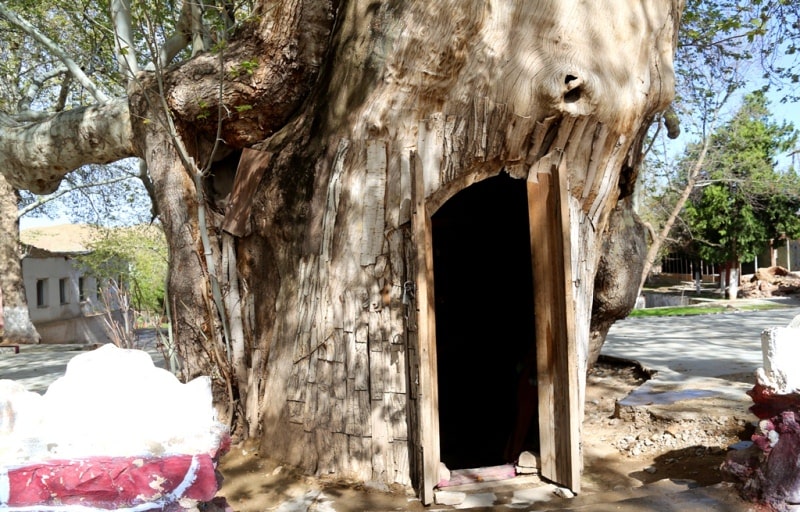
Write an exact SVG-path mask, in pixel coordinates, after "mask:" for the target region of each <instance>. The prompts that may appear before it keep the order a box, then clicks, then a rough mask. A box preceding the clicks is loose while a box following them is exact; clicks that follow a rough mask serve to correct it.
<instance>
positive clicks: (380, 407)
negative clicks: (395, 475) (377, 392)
mask: <svg viewBox="0 0 800 512" xmlns="http://www.w3.org/2000/svg"><path fill="white" fill-rule="evenodd" d="M371 406H372V410H371V411H370V424H371V425H372V478H373V479H374V480H376V481H378V482H386V481H388V480H389V477H388V475H387V473H388V472H389V470H390V468H392V467H393V464H392V463H391V460H390V451H391V450H390V446H389V425H388V423H387V417H386V416H387V415H386V406H385V404H384V402H383V400H382V399H381V400H372V403H371Z"/></svg>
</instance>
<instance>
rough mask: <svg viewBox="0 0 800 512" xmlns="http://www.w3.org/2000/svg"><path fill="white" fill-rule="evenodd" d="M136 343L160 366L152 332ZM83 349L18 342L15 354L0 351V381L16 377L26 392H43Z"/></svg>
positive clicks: (162, 365)
mask: <svg viewBox="0 0 800 512" xmlns="http://www.w3.org/2000/svg"><path fill="white" fill-rule="evenodd" d="M139 342H140V345H141V347H142V348H144V349H145V350H146V351H147V352H148V353H149V354H150V356H151V357H152V358H153V361H154V362H155V364H156V365H157V366H160V367H162V368H163V367H164V358H163V357H162V356H161V353H160V352H159V351H158V349H157V348H155V336H154V334H153V333H152V332H145V333H144V334H143V335H142V336H141V337H140V341H139ZM87 348H88V347H87V345H50V344H41V345H21V346H20V351H19V354H13V353H10V352H6V351H0V380H3V379H10V380H16V381H18V382H19V383H20V384H22V385H23V386H25V388H26V389H27V390H28V391H35V392H36V393H44V392H45V391H47V388H48V386H50V384H52V383H53V382H54V381H55V380H56V379H57V378H59V377H61V376H62V375H64V372H65V371H66V369H67V363H69V360H70V359H72V358H73V357H75V356H76V355H78V354H80V353H81V352H83V351H84V350H87ZM6 350H7V349H6Z"/></svg>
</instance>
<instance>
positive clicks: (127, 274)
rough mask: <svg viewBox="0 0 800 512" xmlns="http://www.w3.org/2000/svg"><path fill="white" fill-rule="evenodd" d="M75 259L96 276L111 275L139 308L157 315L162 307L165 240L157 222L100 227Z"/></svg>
mask: <svg viewBox="0 0 800 512" xmlns="http://www.w3.org/2000/svg"><path fill="white" fill-rule="evenodd" d="M101 233H102V236H101V237H99V238H98V239H97V240H95V241H94V242H92V243H91V244H90V246H89V248H90V249H91V252H90V253H89V254H86V255H83V256H79V257H78V260H79V262H80V263H81V264H82V265H83V266H84V267H85V268H87V269H88V271H89V272H90V273H91V274H93V275H95V276H98V277H100V278H113V279H115V281H116V282H118V283H119V286H120V287H124V288H125V289H127V290H128V293H130V295H131V306H132V307H133V308H134V309H135V310H137V311H139V312H148V313H151V314H156V315H158V316H160V314H161V313H162V312H163V309H164V296H165V291H164V287H165V283H166V276H167V243H166V239H165V238H164V233H163V231H162V230H161V227H160V226H156V225H153V226H147V225H138V226H132V227H127V228H116V229H104V230H101Z"/></svg>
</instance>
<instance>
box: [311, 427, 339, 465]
mask: <svg viewBox="0 0 800 512" xmlns="http://www.w3.org/2000/svg"><path fill="white" fill-rule="evenodd" d="M314 441H315V444H316V447H317V453H318V454H319V455H318V457H319V460H318V462H317V475H326V474H330V473H335V472H336V459H334V452H333V434H332V433H331V432H330V431H329V430H327V429H325V428H318V429H317V430H315V431H314Z"/></svg>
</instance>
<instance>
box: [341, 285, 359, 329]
mask: <svg viewBox="0 0 800 512" xmlns="http://www.w3.org/2000/svg"><path fill="white" fill-rule="evenodd" d="M359 309H360V308H357V307H356V298H355V294H354V293H353V291H352V290H345V291H344V292H343V293H342V329H343V330H344V332H355V328H356V326H355V324H356V320H357V319H358V310H359Z"/></svg>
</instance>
